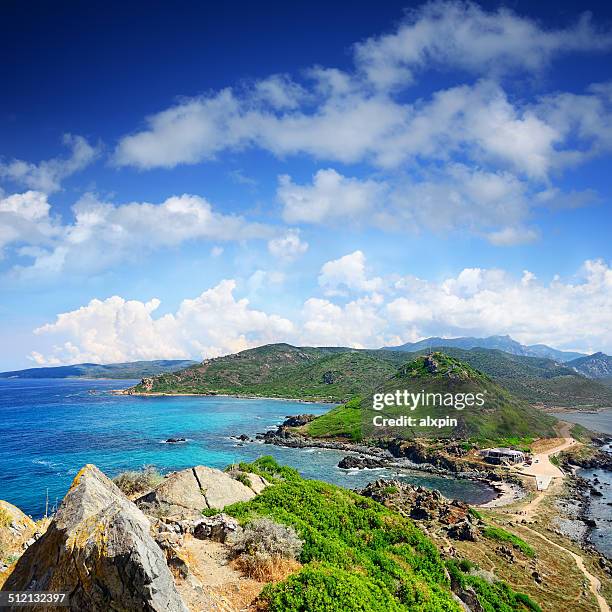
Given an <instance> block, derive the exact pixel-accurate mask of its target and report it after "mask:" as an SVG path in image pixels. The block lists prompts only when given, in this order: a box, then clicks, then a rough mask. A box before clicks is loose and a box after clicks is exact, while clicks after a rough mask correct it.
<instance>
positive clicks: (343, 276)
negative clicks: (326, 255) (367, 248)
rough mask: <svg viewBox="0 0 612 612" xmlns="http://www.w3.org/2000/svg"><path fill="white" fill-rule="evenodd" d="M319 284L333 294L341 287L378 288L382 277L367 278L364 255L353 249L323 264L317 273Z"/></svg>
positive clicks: (367, 290)
mask: <svg viewBox="0 0 612 612" xmlns="http://www.w3.org/2000/svg"><path fill="white" fill-rule="evenodd" d="M319 285H320V286H321V287H323V288H324V289H325V290H326V292H327V293H328V294H334V293H336V292H338V291H342V289H349V290H352V291H362V292H369V291H376V290H378V289H380V287H381V286H382V279H381V278H379V277H373V278H368V275H367V271H366V258H365V255H364V254H363V252H362V251H355V252H354V253H350V254H349V255H344V256H343V257H340V258H339V259H334V260H332V261H328V262H326V263H325V264H323V266H322V267H321V273H320V274H319Z"/></svg>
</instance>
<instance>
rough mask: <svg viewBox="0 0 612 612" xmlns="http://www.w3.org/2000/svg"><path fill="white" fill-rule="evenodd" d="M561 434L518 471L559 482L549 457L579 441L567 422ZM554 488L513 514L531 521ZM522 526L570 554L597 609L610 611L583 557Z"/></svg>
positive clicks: (538, 494)
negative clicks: (549, 446) (593, 597)
mask: <svg viewBox="0 0 612 612" xmlns="http://www.w3.org/2000/svg"><path fill="white" fill-rule="evenodd" d="M561 435H563V436H564V438H563V442H561V443H560V444H557V445H556V446H554V447H552V448H550V449H548V450H546V451H544V452H541V453H536V454H535V455H534V461H533V463H532V465H531V466H529V467H527V468H524V469H521V470H520V473H521V474H524V475H528V476H534V477H535V478H536V481H537V479H538V477H543V476H544V477H550V482H554V481H553V479H554V478H558V479H560V480H558V481H557V482H560V481H561V480H563V478H565V474H564V473H563V472H562V471H561V470H560V469H559V468H558V467H557V466H556V465H554V464H553V463H551V461H550V457H551V456H553V455H555V454H557V453H560V452H561V451H563V450H565V449H566V448H569V447H571V446H574V445H575V444H579V443H578V442H576V440H574V439H573V438H572V437H571V436H570V435H569V425H568V424H567V423H564V424H563V425H562V427H561ZM536 460H537V461H536ZM555 488H556V487H555V486H554V485H553V487H551V488H548V486H547V487H546V488H545V489H544V490H543V491H539V492H538V493H537V494H536V496H535V497H534V498H533V499H531V500H530V501H528V502H526V503H525V504H524V505H522V506H521V507H520V508H519V509H518V510H517V511H516V512H514V514H515V516H516V517H517V518H519V519H524V520H525V521H527V522H532V521H533V520H534V516H535V514H536V512H537V510H538V507H539V505H540V504H541V503H542V501H543V500H544V498H545V497H547V496H548V495H549V494H550V493H551V492H552V489H555ZM523 527H524V528H525V529H527V530H528V531H530V532H531V533H533V534H534V535H536V536H538V537H539V538H541V539H542V540H544V541H545V542H547V543H548V544H550V545H551V546H554V547H555V548H557V549H559V550H562V551H563V552H566V553H567V554H568V555H570V556H571V557H572V559H574V561H575V563H576V565H577V566H578V569H579V570H580V571H581V572H582V573H583V574H584V576H585V578H586V579H587V582H588V584H589V589H590V591H591V593H593V595H594V596H595V599H596V600H597V604H598V606H599V610H600V611H601V612H610V606H609V605H608V603H607V602H606V600H605V599H604V597H603V596H602V595H601V593H600V589H601V582H600V580H599V578H597V576H594V575H593V574H591V573H590V572H589V571H588V570H587V568H586V566H585V564H584V559H583V558H582V557H581V556H580V555H578V554H576V553H575V552H573V551H571V550H569V549H568V548H565V547H563V546H561V545H560V544H557V543H556V542H553V541H552V540H550V539H548V538H547V537H546V536H545V535H543V534H541V533H540V532H539V531H535V530H534V529H532V528H531V527H528V526H527V525H523Z"/></svg>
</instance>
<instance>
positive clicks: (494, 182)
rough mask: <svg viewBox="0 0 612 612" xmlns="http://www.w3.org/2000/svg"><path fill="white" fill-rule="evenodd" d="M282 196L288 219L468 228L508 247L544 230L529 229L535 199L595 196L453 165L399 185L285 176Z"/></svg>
mask: <svg viewBox="0 0 612 612" xmlns="http://www.w3.org/2000/svg"><path fill="white" fill-rule="evenodd" d="M277 198H278V199H279V201H280V202H281V203H282V204H283V216H284V218H285V219H286V220H287V221H292V222H298V221H302V222H308V223H316V224H322V225H330V224H332V225H333V224H339V223H341V224H342V225H343V226H345V225H346V224H347V222H349V221H350V222H352V223H355V224H362V225H366V226H370V227H372V226H374V227H379V228H382V229H386V230H390V231H405V232H407V231H410V232H415V231H416V232H418V231H421V230H424V229H425V230H430V231H433V232H436V233H447V232H450V231H453V230H457V229H466V230H470V231H472V232H474V233H476V234H479V235H481V236H482V237H484V238H485V239H487V240H489V241H490V242H491V243H493V244H496V245H500V246H502V245H503V246H508V245H513V244H521V243H525V242H530V241H532V240H535V239H536V238H537V236H538V233H537V230H536V229H534V228H532V227H529V219H530V217H531V208H532V206H533V204H534V202H535V201H537V203H538V204H542V205H548V204H551V205H552V203H553V201H554V202H556V203H558V204H559V205H561V203H562V202H568V203H569V202H574V201H577V202H582V201H584V202H585V203H589V202H591V201H592V194H590V193H575V194H571V193H570V194H563V192H561V190H559V189H555V190H554V191H552V190H545V191H538V190H537V189H535V190H534V189H533V188H532V187H531V186H530V185H529V183H527V182H525V181H522V180H520V179H518V178H517V177H516V176H515V175H514V174H512V173H511V172H507V171H502V170H498V171H495V172H493V171H487V170H484V169H479V168H473V167H470V166H468V165H465V164H459V163H448V164H445V165H444V166H443V167H442V168H439V169H438V168H434V169H432V170H429V171H425V172H423V173H421V175H420V176H416V175H413V176H411V177H409V178H408V177H407V178H404V179H402V180H398V181H396V183H395V184H394V185H393V186H391V185H388V184H385V183H383V182H378V181H374V180H371V179H358V178H353V177H346V176H343V175H341V174H340V173H338V172H337V171H336V170H333V169H327V170H320V171H319V172H317V173H316V174H315V176H314V177H313V180H312V183H311V184H303V185H298V184H296V183H294V182H293V181H292V179H291V178H290V177H289V176H286V175H285V176H281V177H280V178H279V185H278V189H277Z"/></svg>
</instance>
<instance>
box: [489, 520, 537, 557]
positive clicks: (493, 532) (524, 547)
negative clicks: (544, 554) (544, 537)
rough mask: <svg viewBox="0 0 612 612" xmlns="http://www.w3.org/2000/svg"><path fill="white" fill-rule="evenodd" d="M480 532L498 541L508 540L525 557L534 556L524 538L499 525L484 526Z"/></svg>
mask: <svg viewBox="0 0 612 612" xmlns="http://www.w3.org/2000/svg"><path fill="white" fill-rule="evenodd" d="M482 533H483V535H484V536H486V537H487V538H490V539H491V540H497V541H498V542H508V543H509V544H512V546H514V547H515V548H518V549H519V550H520V551H521V552H522V553H523V554H524V555H526V556H527V557H534V556H535V551H534V550H533V548H532V547H531V546H529V544H527V542H525V540H522V539H521V538H519V537H518V536H515V535H514V534H512V533H510V532H509V531H506V530H505V529H502V528H501V527H485V528H484V529H483V530H482Z"/></svg>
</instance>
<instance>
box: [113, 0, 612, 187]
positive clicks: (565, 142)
mask: <svg viewBox="0 0 612 612" xmlns="http://www.w3.org/2000/svg"><path fill="white" fill-rule="evenodd" d="M610 48H612V33H610V32H604V31H599V30H598V29H597V28H595V27H594V26H593V24H592V22H591V20H590V18H589V17H588V16H584V17H582V18H581V19H580V20H579V21H578V22H577V23H575V24H572V25H570V26H568V27H567V28H563V29H558V30H545V29H543V28H542V27H541V26H540V25H539V24H537V23H536V22H534V21H533V20H530V19H528V18H524V17H521V16H518V15H516V14H515V13H513V12H512V11H510V10H508V9H503V8H502V9H498V10H494V11H488V12H487V11H485V10H484V9H482V8H481V7H479V6H477V5H476V4H473V3H469V2H459V1H450V2H439V1H434V2H430V3H427V4H425V5H424V6H423V7H421V8H420V9H417V10H415V11H412V12H411V13H409V14H408V17H407V20H406V22H405V23H403V24H402V25H400V26H399V28H398V29H397V31H396V32H393V33H392V34H388V35H384V36H380V37H376V38H371V39H369V40H367V41H365V42H362V43H359V44H357V45H356V46H355V56H354V67H353V70H351V71H341V70H338V69H335V68H331V67H317V68H313V69H310V70H308V71H306V72H305V78H304V79H303V80H302V82H301V83H297V82H296V81H294V80H292V79H291V77H289V76H288V75H271V76H269V77H267V78H263V79H261V80H259V81H256V82H254V83H253V84H252V85H251V86H250V87H248V88H244V87H242V88H241V87H234V88H229V87H228V88H226V89H223V90H221V91H218V92H212V93H209V94H206V95H203V96H199V97H195V98H190V99H183V100H180V101H178V102H177V103H176V104H175V105H173V106H172V107H170V108H168V109H166V110H164V111H162V112H159V113H157V114H154V115H152V116H151V117H149V118H148V119H147V124H148V125H147V127H146V128H145V129H144V130H141V131H139V132H136V133H134V134H130V135H127V136H125V137H124V138H122V139H121V140H120V141H119V143H118V145H117V148H116V150H115V156H114V157H115V161H116V163H118V164H119V165H133V166H137V167H140V168H155V167H173V166H175V165H177V164H180V163H188V164H189V163H197V162H200V161H202V160H206V159H210V158H211V157H214V156H215V155H217V154H218V153H220V152H221V151H223V150H232V149H243V148H245V147H259V148H263V149H265V150H268V151H271V152H272V153H274V154H276V155H279V156H286V155H289V154H298V153H306V154H309V155H312V156H314V157H315V158H317V159H323V160H328V161H335V162H343V163H353V162H363V161H366V162H371V163H373V164H374V165H375V166H377V167H379V168H396V167H398V166H400V165H402V164H405V163H408V162H414V161H415V160H417V161H424V160H432V159H433V160H439V159H442V160H444V159H447V158H448V156H449V155H450V154H453V153H455V154H460V155H461V156H468V157H469V158H471V159H472V160H473V161H475V162H477V163H482V162H486V163H490V164H496V163H497V164H502V165H504V166H505V167H508V168H514V169H515V170H516V171H517V172H520V173H524V174H527V175H528V176H530V177H535V178H539V179H541V178H543V177H546V176H547V175H548V173H549V171H550V169H551V168H552V167H553V166H557V165H559V164H560V163H561V162H562V161H565V163H568V160H569V159H571V158H572V156H573V155H575V154H576V153H577V152H576V151H575V150H574V149H573V148H572V145H573V141H572V138H571V137H570V134H568V133H567V130H566V128H565V127H564V123H567V122H571V119H572V118H574V121H575V122H576V123H579V124H580V125H579V126H577V129H579V131H580V132H581V134H582V137H583V139H584V145H585V146H586V148H588V149H589V150H591V149H598V148H600V146H601V143H602V141H605V143H606V144H605V146H606V147H609V143H608V141H607V138H602V135H601V133H600V130H598V129H593V128H596V127H600V128H602V127H604V126H605V125H607V124H609V123H610V114H611V113H610V108H609V105H608V104H607V103H606V100H607V99H608V98H609V91H610V85H609V84H600V85H595V86H592V87H591V88H589V90H588V92H587V93H586V94H563V93H561V94H555V95H552V96H551V97H550V99H548V100H546V101H545V102H544V104H545V105H546V108H545V109H544V108H543V107H542V104H540V102H539V101H537V100H536V101H531V102H528V101H527V102H526V101H523V100H521V99H520V98H518V97H513V98H512V100H511V99H510V98H509V96H508V94H507V93H506V92H505V91H504V89H503V88H502V86H501V85H500V83H499V79H498V78H497V77H498V74H497V73H498V72H499V71H500V70H506V69H521V70H525V71H534V70H539V69H541V68H542V67H543V66H545V65H546V64H547V63H548V62H549V61H550V60H551V59H552V58H553V57H555V56H556V55H559V54H562V53H567V52H579V51H585V52H586V51H589V52H597V51H603V50H607V49H610ZM436 67H437V68H440V67H444V68H445V69H448V68H449V67H450V68H453V69H457V68H459V69H463V70H465V71H467V72H468V73H475V75H476V78H477V79H482V80H481V81H479V80H477V81H476V82H470V83H465V84H463V85H459V86H456V87H451V88H448V89H445V90H440V91H437V92H433V93H432V95H431V96H429V97H428V98H425V99H419V98H415V97H414V96H413V95H412V94H411V92H410V90H409V89H408V90H407V87H408V86H409V85H410V82H411V80H412V79H413V78H414V75H415V74H416V73H417V72H418V71H419V70H421V69H425V68H427V69H430V68H436ZM373 85H375V87H374V88H373ZM564 96H566V97H564ZM574 101H577V102H578V106H579V108H577V107H576V106H575V105H573V104H572V103H573V102H574ZM553 108H554V111H555V112H554V113H553V112H551V109H553ZM581 117H582V119H581ZM604 131H606V130H605V129H604ZM607 131H609V130H607Z"/></svg>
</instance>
